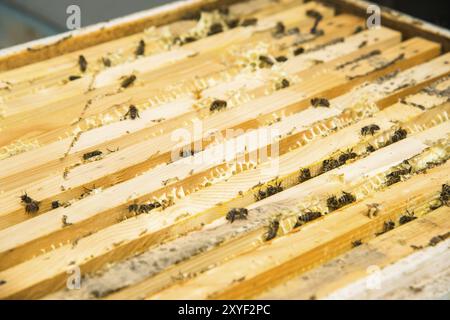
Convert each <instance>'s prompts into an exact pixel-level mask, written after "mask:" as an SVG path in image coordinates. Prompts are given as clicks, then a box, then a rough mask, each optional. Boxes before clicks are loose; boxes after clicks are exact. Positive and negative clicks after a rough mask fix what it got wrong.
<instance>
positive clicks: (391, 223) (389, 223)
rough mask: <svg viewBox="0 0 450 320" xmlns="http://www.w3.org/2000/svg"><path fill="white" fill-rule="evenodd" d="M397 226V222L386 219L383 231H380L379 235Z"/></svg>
mask: <svg viewBox="0 0 450 320" xmlns="http://www.w3.org/2000/svg"><path fill="white" fill-rule="evenodd" d="M394 228H395V222H394V221H386V222H385V223H384V224H383V231H382V232H380V233H378V234H377V235H381V234H383V233H386V232H389V231H391V230H393V229H394Z"/></svg>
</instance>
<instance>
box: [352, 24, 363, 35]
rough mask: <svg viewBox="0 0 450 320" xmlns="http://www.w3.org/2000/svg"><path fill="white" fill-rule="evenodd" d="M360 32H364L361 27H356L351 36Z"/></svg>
mask: <svg viewBox="0 0 450 320" xmlns="http://www.w3.org/2000/svg"><path fill="white" fill-rule="evenodd" d="M362 31H364V28H363V27H361V26H357V27H356V28H355V31H353V34H357V33H360V32H362Z"/></svg>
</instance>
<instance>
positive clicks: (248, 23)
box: [241, 18, 258, 27]
mask: <svg viewBox="0 0 450 320" xmlns="http://www.w3.org/2000/svg"><path fill="white" fill-rule="evenodd" d="M257 23H258V19H256V18H247V19H244V20H243V21H242V22H241V26H243V27H249V26H254V25H256V24H257Z"/></svg>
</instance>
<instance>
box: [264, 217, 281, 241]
mask: <svg viewBox="0 0 450 320" xmlns="http://www.w3.org/2000/svg"><path fill="white" fill-rule="evenodd" d="M279 228H280V222H279V221H278V220H273V221H271V222H270V224H269V227H268V230H267V233H266V241H269V240H272V239H273V238H275V237H276V236H277V232H278V229H279Z"/></svg>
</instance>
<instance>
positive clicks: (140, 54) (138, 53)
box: [134, 40, 145, 57]
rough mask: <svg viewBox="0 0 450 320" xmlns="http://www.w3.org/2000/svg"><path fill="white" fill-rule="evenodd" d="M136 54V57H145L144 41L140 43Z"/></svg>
mask: <svg viewBox="0 0 450 320" xmlns="http://www.w3.org/2000/svg"><path fill="white" fill-rule="evenodd" d="M134 54H135V55H136V57H138V56H143V55H144V54H145V41H144V40H140V41H139V44H138V46H137V48H136V51H135V52H134Z"/></svg>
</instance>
